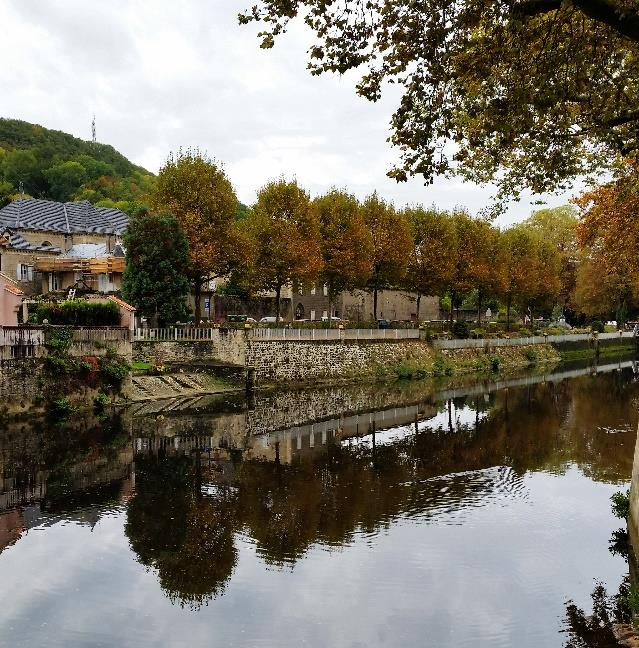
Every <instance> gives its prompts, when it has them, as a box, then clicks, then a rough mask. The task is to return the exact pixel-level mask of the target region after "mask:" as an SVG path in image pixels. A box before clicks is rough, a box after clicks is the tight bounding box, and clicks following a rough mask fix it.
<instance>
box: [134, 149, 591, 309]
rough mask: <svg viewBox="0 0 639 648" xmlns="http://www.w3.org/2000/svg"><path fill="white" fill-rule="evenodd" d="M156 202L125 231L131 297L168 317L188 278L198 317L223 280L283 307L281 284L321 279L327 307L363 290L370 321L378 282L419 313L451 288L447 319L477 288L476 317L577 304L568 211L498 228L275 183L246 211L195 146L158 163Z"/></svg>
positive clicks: (451, 214)
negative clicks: (203, 297)
mask: <svg viewBox="0 0 639 648" xmlns="http://www.w3.org/2000/svg"><path fill="white" fill-rule="evenodd" d="M151 208H152V210H153V213H154V214H156V215H155V216H150V215H149V212H148V211H147V210H144V211H142V212H141V213H140V214H138V215H136V216H135V217H134V218H133V219H132V221H131V224H130V227H129V232H128V234H127V240H126V245H127V248H128V266H127V271H126V273H125V288H124V292H125V296H126V297H127V298H128V299H130V300H131V301H132V302H133V303H134V304H136V306H137V307H138V308H139V309H140V311H141V312H142V313H143V314H146V315H148V316H151V317H153V316H156V315H157V316H158V317H159V319H161V320H163V321H170V320H171V319H176V318H179V317H181V316H182V315H183V303H184V297H185V295H186V293H187V291H188V287H189V285H190V288H191V290H192V291H193V292H194V294H195V297H196V299H195V302H196V312H195V320H196V321H199V320H200V315H201V313H200V312H199V308H200V294H201V290H202V287H203V286H204V285H205V283H206V282H207V281H209V280H210V279H211V278H214V277H228V276H232V277H233V278H234V283H235V284H239V285H240V286H241V287H242V288H243V289H244V290H245V291H246V292H254V291H260V290H271V291H274V292H275V295H276V298H277V300H278V303H279V300H280V296H281V292H282V289H283V287H284V286H286V285H289V284H293V285H296V284H297V285H308V284H310V283H312V282H318V283H321V284H324V285H325V286H326V287H327V293H328V300H329V309H330V306H331V305H332V303H334V300H335V298H336V296H337V295H338V294H339V293H340V292H341V291H344V290H353V289H356V288H362V289H367V290H370V291H371V292H372V294H373V304H374V306H373V310H374V313H373V315H374V317H375V318H376V317H377V294H378V291H379V290H381V289H383V288H398V289H403V290H407V291H411V292H413V293H414V294H416V295H417V312H418V316H419V307H420V301H421V297H422V296H424V295H444V294H448V295H449V296H450V317H451V319H452V317H453V310H454V308H459V306H460V305H461V304H462V302H463V300H464V298H467V296H468V295H469V294H470V293H472V294H473V295H474V298H475V299H474V303H475V305H476V307H477V312H478V317H479V318H480V319H481V313H482V310H483V309H484V307H485V305H486V304H487V303H488V302H489V300H494V299H499V300H501V302H502V303H503V304H504V306H505V309H506V313H507V319H508V320H510V313H511V310H512V309H514V308H517V309H530V310H531V311H539V309H546V308H552V306H553V305H554V304H557V303H559V304H560V305H561V306H562V307H566V308H568V307H573V306H574V294H575V289H576V275H577V271H576V268H577V266H578V260H577V247H576V245H577V239H576V226H577V223H578V220H577V217H576V210H575V209H574V208H570V207H568V208H559V209H555V210H543V211H539V212H536V213H535V214H534V215H533V216H532V217H531V218H530V219H528V220H527V221H525V222H524V223H522V224H520V225H516V226H513V227H511V228H508V229H506V230H500V229H498V228H496V227H494V226H493V225H492V224H491V223H490V222H489V221H487V220H483V219H479V218H473V217H471V216H470V215H469V214H468V212H466V211H465V210H462V209H457V210H453V211H442V210H438V209H436V208H429V209H426V208H424V207H421V206H412V207H407V208H405V209H402V210H397V209H396V208H395V207H393V205H391V204H389V203H387V202H386V201H384V200H383V199H382V198H380V197H379V196H378V195H377V194H372V195H371V196H369V197H367V198H366V199H365V200H364V201H363V202H359V201H358V200H357V199H356V198H355V197H354V196H353V195H351V194H349V193H348V192H346V191H341V190H336V189H334V190H332V191H330V192H329V193H327V194H325V195H323V196H320V197H318V198H316V199H314V200H312V199H311V198H310V196H309V194H308V193H307V192H306V191H305V190H304V189H302V188H301V187H300V186H299V185H298V184H297V183H296V182H295V181H287V180H284V179H279V180H275V181H272V182H270V183H268V184H267V185H265V186H264V187H263V188H262V189H261V190H260V191H259V192H258V196H257V200H256V203H255V204H254V205H253V206H252V208H251V209H248V210H246V211H242V212H241V213H240V212H238V201H237V197H236V195H235V192H234V190H233V187H232V185H231V183H230V181H229V179H228V178H227V176H226V175H225V173H224V172H223V170H222V169H221V167H220V165H219V164H217V163H216V162H215V161H213V160H210V159H208V158H207V157H206V156H205V155H203V154H201V153H200V152H198V151H191V150H188V151H181V152H180V153H178V154H177V155H173V156H171V157H170V158H169V159H168V160H167V162H166V164H165V165H164V167H163V168H162V169H161V171H160V173H159V176H158V179H157V183H156V187H155V191H154V193H153V194H152V207H151ZM240 214H241V215H240ZM187 250H188V252H187ZM176 273H177V274H176ZM177 275H180V276H182V277H184V276H186V277H188V282H186V281H182V280H178V278H177Z"/></svg>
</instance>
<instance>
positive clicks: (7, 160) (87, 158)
mask: <svg viewBox="0 0 639 648" xmlns="http://www.w3.org/2000/svg"><path fill="white" fill-rule="evenodd" d="M154 183H155V176H154V175H153V174H151V173H149V172H148V171H147V170H146V169H143V168H142V167H140V166H137V165H135V164H133V163H132V162H130V161H129V160H128V159H127V158H126V157H125V156H124V155H122V154H121V153H119V152H118V151H116V150H115V149H114V148H113V147H112V146H109V145H108V144H99V143H93V142H88V141H85V140H81V139H79V138H77V137H73V136H72V135H69V134H68V133H63V132H61V131H56V130H51V129H48V128H44V127H43V126H40V125H38V124H30V123H29V122H25V121H20V120H17V119H4V118H0V206H3V205H5V204H6V203H7V202H9V201H10V200H12V199H13V198H14V197H15V196H16V195H17V194H18V192H19V190H20V186H21V184H22V188H23V190H24V192H25V194H28V195H30V196H33V197H35V198H48V199H50V200H61V201H67V200H89V201H90V202H92V203H94V204H97V205H101V206H105V207H119V208H120V209H123V210H125V211H131V210H132V209H133V208H134V207H135V205H136V204H139V203H143V202H145V201H146V197H147V196H148V194H149V192H150V191H151V190H152V189H153V185H154Z"/></svg>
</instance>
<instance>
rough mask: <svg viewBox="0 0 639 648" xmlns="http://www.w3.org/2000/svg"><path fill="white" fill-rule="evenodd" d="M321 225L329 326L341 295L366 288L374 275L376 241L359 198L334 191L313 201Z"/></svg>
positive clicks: (323, 277) (323, 279)
mask: <svg viewBox="0 0 639 648" xmlns="http://www.w3.org/2000/svg"><path fill="white" fill-rule="evenodd" d="M313 207H314V209H315V210H316V212H317V216H318V219H319V225H320V249H321V252H322V259H323V269H322V273H321V279H322V281H323V282H324V284H325V285H326V288H327V293H328V314H329V322H330V317H331V315H332V312H333V311H332V304H333V302H334V300H335V297H336V296H337V294H338V293H340V292H341V291H343V290H352V289H353V288H355V287H356V286H361V285H365V284H366V282H367V281H368V279H369V277H370V274H371V258H372V241H371V234H370V232H369V231H368V229H367V228H366V223H365V222H364V218H363V216H362V213H361V210H360V206H359V203H358V202H357V199H356V198H355V196H353V195H351V194H348V193H346V192H343V191H337V190H335V189H334V190H332V191H330V192H329V193H327V194H326V195H324V196H320V197H319V198H316V199H315V200H314V201H313Z"/></svg>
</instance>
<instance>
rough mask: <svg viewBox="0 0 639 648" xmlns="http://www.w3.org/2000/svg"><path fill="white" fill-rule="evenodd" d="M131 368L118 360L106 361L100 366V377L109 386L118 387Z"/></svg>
mask: <svg viewBox="0 0 639 648" xmlns="http://www.w3.org/2000/svg"><path fill="white" fill-rule="evenodd" d="M129 371H131V367H130V366H129V365H128V364H127V363H126V362H122V361H120V360H109V359H106V360H105V361H104V362H102V363H101V364H100V375H101V376H102V378H103V379H104V380H105V382H107V383H108V384H110V385H115V386H117V385H119V384H120V383H121V382H122V381H123V380H124V379H125V378H126V377H127V376H128V374H129Z"/></svg>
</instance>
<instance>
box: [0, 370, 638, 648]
mask: <svg viewBox="0 0 639 648" xmlns="http://www.w3.org/2000/svg"><path fill="white" fill-rule="evenodd" d="M638 399H639V382H638V381H637V368H636V366H635V365H634V364H633V363H632V362H623V363H618V362H613V363H611V364H610V365H609V366H604V367H600V368H599V372H598V373H597V374H596V375H595V374H594V372H593V371H592V370H591V369H588V368H586V369H584V368H583V367H579V366H575V367H562V368H561V369H560V370H559V372H558V373H555V374H547V375H531V374H526V375H521V376H516V377H512V378H510V379H508V380H504V379H500V380H491V379H490V378H486V379H483V380H482V381H477V380H475V381H474V382H468V379H466V381H462V382H454V383H453V382H442V381H440V382H428V381H423V382H409V383H395V384H392V385H383V384H376V385H359V386H351V387H322V388H319V387H318V388H317V389H313V390H299V391H292V392H271V393H265V394H257V395H256V396H254V397H252V398H250V399H248V400H247V399H245V398H244V397H238V396H229V397H217V398H216V397H209V398H201V399H196V398H193V399H184V400H182V401H176V402H168V401H167V402H165V401H162V402H157V403H146V404H143V405H137V406H133V407H131V408H129V409H128V410H125V411H118V412H114V413H112V414H111V415H110V416H104V415H102V416H94V415H92V414H91V415H88V414H85V415H79V414H78V415H75V416H73V417H72V419H71V420H69V421H66V422H53V421H46V420H40V419H34V418H25V419H24V420H21V421H12V422H8V421H5V422H2V423H1V424H0V425H1V427H2V429H1V431H0V464H1V467H2V471H1V473H0V603H1V604H0V645H1V646H11V647H14V646H29V647H33V646H48V647H52V646H65V647H76V646H78V647H79V646H136V647H147V646H241V647H253V646H255V647H258V646H260V647H262V646H264V647H267V646H268V647H284V648H287V647H293V646H295V647H297V646H313V647H315V646H317V647H322V648H324V647H329V646H330V647H333V648H337V647H349V648H350V647H353V648H354V647H364V646H366V647H368V646H371V647H372V646H393V647H394V646H398V647H399V646H401V647H402V648H405V647H413V646H415V647H417V646H419V647H423V646H432V647H433V648H444V647H446V648H447V647H451V648H452V647H456V648H459V647H466V646H467V647H471V646H472V647H473V648H477V647H484V646H486V647H488V646H490V647H491V648H494V647H500V646H504V647H506V646H508V647H511V646H512V647H517V648H528V647H530V648H540V647H553V646H558V647H559V646H571V647H572V646H574V647H580V646H592V647H595V646H596V647H597V648H603V647H604V646H611V645H614V644H612V643H610V639H609V630H607V629H606V632H604V631H601V632H599V631H597V632H594V634H593V631H591V630H592V628H591V627H590V626H592V625H593V624H592V620H593V618H592V617H590V615H591V614H592V612H593V610H592V606H593V595H594V597H595V598H594V600H595V604H597V601H599V602H601V600H600V598H599V599H598V596H599V594H601V592H602V591H603V589H602V588H603V587H605V588H606V590H607V592H609V593H610V594H614V593H615V592H616V591H617V590H618V589H619V587H620V586H622V585H623V583H624V581H625V580H626V579H627V577H628V569H629V568H628V562H627V560H626V558H625V557H624V555H623V553H624V552H623V551H621V552H620V551H618V550H616V545H617V544H618V543H616V542H615V540H618V539H619V537H620V536H621V535H623V529H620V527H622V524H621V523H620V521H619V520H618V519H616V518H615V517H614V516H613V515H612V513H611V509H610V501H609V499H610V496H611V495H612V494H613V493H614V492H615V491H618V490H625V489H626V488H627V487H628V484H629V480H630V475H631V470H632V461H633V453H634V447H635V440H636V430H637V418H638V416H637V404H638ZM600 583H601V584H602V585H601V586H599V584H600ZM600 607H601V606H600ZM595 611H596V610H595ZM604 616H605V615H604ZM594 618H595V620H597V619H598V617H597V616H595V617H594ZM589 624H590V626H589ZM597 625H602V624H598V623H597ZM603 625H605V624H603Z"/></svg>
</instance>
